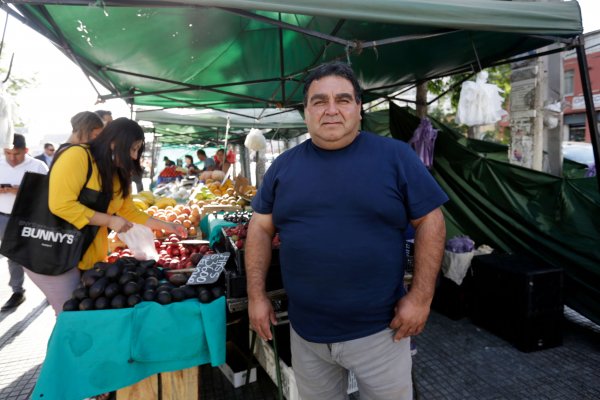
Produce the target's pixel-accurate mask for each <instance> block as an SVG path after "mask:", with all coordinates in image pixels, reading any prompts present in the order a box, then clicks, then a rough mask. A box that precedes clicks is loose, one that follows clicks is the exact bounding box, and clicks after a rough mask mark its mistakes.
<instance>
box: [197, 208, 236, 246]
mask: <svg viewBox="0 0 600 400" xmlns="http://www.w3.org/2000/svg"><path fill="white" fill-rule="evenodd" d="M222 215H223V213H220V214H218V213H211V214H208V215H205V216H204V217H203V218H202V219H201V220H200V230H201V231H202V237H204V238H207V239H208V241H209V242H210V246H211V247H213V246H214V244H215V243H217V242H218V241H219V240H220V239H221V228H227V227H230V226H236V225H237V224H234V223H233V222H229V221H225V220H224V219H223V218H222ZM220 216H221V218H220Z"/></svg>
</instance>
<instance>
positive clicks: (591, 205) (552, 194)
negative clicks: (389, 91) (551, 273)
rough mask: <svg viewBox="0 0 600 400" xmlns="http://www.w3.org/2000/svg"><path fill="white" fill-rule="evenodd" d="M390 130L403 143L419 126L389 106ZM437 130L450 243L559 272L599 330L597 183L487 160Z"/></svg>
mask: <svg viewBox="0 0 600 400" xmlns="http://www.w3.org/2000/svg"><path fill="white" fill-rule="evenodd" d="M390 107H391V108H390V115H389V118H390V123H389V125H390V131H391V134H392V136H393V137H395V138H398V139H401V140H407V138H408V137H410V135H412V132H414V130H415V129H416V128H417V126H418V124H419V119H418V118H417V117H415V116H414V115H412V114H411V113H410V112H408V111H407V110H405V109H402V108H400V107H398V106H395V105H393V104H391V105H390ZM434 126H435V127H436V128H437V129H439V132H438V137H437V141H436V145H435V159H434V168H433V171H432V173H433V175H434V177H435V178H436V180H437V181H438V183H439V184H440V185H441V186H442V188H443V189H444V190H445V191H446V193H447V194H448V196H449V197H450V201H449V202H448V203H447V204H446V205H445V206H444V215H445V216H446V224H447V237H448V238H451V237H453V236H455V235H458V234H465V235H468V236H469V237H471V238H472V239H473V240H474V241H475V242H476V244H477V245H481V244H488V245H490V246H492V247H493V248H494V249H497V250H499V251H504V252H508V253H514V254H526V255H529V256H532V257H535V258H538V259H540V260H543V261H545V262H547V263H549V264H551V265H555V266H558V267H562V268H564V271H565V287H564V289H565V290H564V295H565V303H566V304H567V305H568V306H569V307H571V308H573V309H575V310H576V311H578V312H579V313H581V314H583V315H585V316H586V317H587V318H589V319H591V320H592V321H594V322H596V323H600V246H599V239H600V213H599V211H600V192H599V190H598V184H597V181H596V179H595V178H577V179H576V178H559V177H556V176H553V175H548V174H545V173H542V172H537V171H533V170H530V169H526V168H522V167H519V166H515V165H511V164H509V163H507V162H504V161H499V160H495V159H493V158H491V157H485V156H482V155H480V154H479V153H478V152H476V151H474V150H472V149H469V148H468V147H467V146H465V145H464V144H462V143H461V139H460V136H459V135H458V134H457V133H455V132H453V131H451V130H450V129H449V128H447V127H446V126H444V125H442V124H440V123H438V122H436V121H434Z"/></svg>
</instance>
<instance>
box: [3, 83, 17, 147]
mask: <svg viewBox="0 0 600 400" xmlns="http://www.w3.org/2000/svg"><path fill="white" fill-rule="evenodd" d="M13 104H14V103H13V101H12V98H11V97H10V95H9V94H8V93H6V91H5V90H4V87H3V86H2V85H1V84H0V148H3V149H7V148H11V147H12V145H13V140H14V123H13V122H14V119H15V115H14V106H13Z"/></svg>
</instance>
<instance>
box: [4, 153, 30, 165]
mask: <svg viewBox="0 0 600 400" xmlns="http://www.w3.org/2000/svg"><path fill="white" fill-rule="evenodd" d="M25 154H27V149H4V157H6V162H7V163H8V165H10V166H11V167H16V166H17V165H19V164H21V163H22V162H23V161H25Z"/></svg>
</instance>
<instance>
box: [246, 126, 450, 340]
mask: <svg viewBox="0 0 600 400" xmlns="http://www.w3.org/2000/svg"><path fill="white" fill-rule="evenodd" d="M447 199H448V198H447V196H446V194H445V193H444V192H443V191H442V190H441V189H440V188H439V186H438V185H437V183H436V182H435V180H434V179H433V177H432V176H431V174H430V173H429V171H427V169H426V168H425V167H424V165H423V163H422V162H421V160H419V158H418V157H417V155H416V154H415V152H414V151H413V150H412V149H411V148H410V147H409V146H408V145H407V144H406V143H404V142H401V141H399V140H395V139H390V138H384V137H381V136H377V135H375V134H372V133H369V132H361V133H360V134H359V135H358V136H357V137H356V139H355V140H354V141H353V142H352V143H351V144H350V145H348V146H347V147H345V148H343V149H339V150H324V149H321V148H319V147H317V146H315V145H314V144H313V142H312V141H311V140H307V141H305V142H303V143H302V144H300V145H298V146H296V147H294V148H292V149H290V150H288V151H286V152H285V153H283V154H282V155H280V156H279V157H278V158H277V159H276V160H275V161H274V162H273V164H272V165H271V167H270V168H269V169H268V170H267V172H266V174H265V176H264V179H263V183H262V186H261V188H260V190H259V191H258V194H257V196H256V197H255V199H254V201H253V202H252V207H253V209H254V211H256V212H258V213H261V214H272V216H273V222H274V224H275V227H276V228H277V230H278V231H279V236H280V239H281V247H280V260H281V268H282V274H283V284H284V287H285V289H286V292H287V294H288V299H289V318H290V321H291V323H292V325H293V326H294V330H296V332H298V334H299V335H300V336H302V337H303V338H304V339H306V340H309V341H312V342H317V343H335V342H341V341H346V340H352V339H357V338H360V337H364V336H368V335H370V334H373V333H376V332H378V331H381V330H382V329H384V328H385V327H386V326H388V325H389V323H390V322H391V320H392V318H393V314H394V306H395V304H396V302H397V301H398V299H400V297H402V296H403V295H404V287H403V275H404V267H403V262H404V256H403V252H404V231H405V229H406V227H407V224H408V223H409V221H410V220H411V219H416V218H420V217H422V216H424V215H426V214H428V213H429V212H430V211H432V210H434V209H435V208H437V207H439V206H440V205H442V204H443V203H444V202H445V201H446V200H447Z"/></svg>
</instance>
